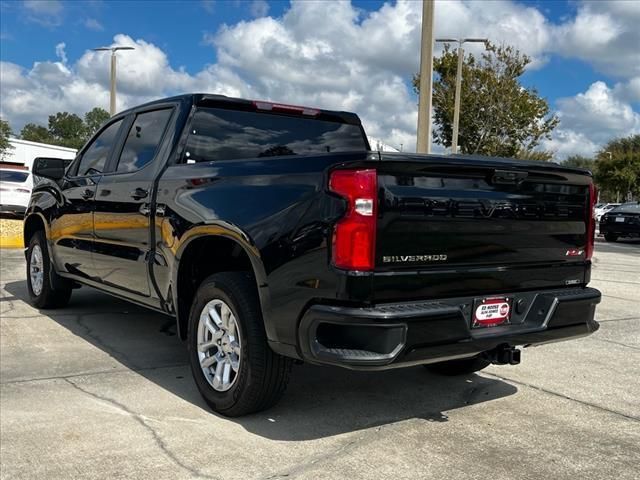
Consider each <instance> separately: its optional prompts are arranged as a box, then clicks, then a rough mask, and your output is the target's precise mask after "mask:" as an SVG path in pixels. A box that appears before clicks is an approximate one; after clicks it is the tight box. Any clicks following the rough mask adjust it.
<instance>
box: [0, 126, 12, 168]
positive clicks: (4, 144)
mask: <svg viewBox="0 0 640 480" xmlns="http://www.w3.org/2000/svg"><path fill="white" fill-rule="evenodd" d="M11 133H12V132H11V126H10V125H9V122H7V121H6V120H2V119H1V118H0V161H1V160H4V157H5V156H6V155H7V154H8V153H9V150H11V149H13V145H11V143H10V142H9V137H10V136H11Z"/></svg>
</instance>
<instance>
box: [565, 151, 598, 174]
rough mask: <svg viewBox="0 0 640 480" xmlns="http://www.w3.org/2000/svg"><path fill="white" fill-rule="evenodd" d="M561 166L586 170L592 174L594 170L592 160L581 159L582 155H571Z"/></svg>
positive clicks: (594, 164) (594, 165)
mask: <svg viewBox="0 0 640 480" xmlns="http://www.w3.org/2000/svg"><path fill="white" fill-rule="evenodd" d="M563 165H566V166H567V167H578V168H586V169H587V170H591V171H592V172H594V171H595V170H596V161H595V159H593V158H588V157H583V156H582V155H571V156H570V157H567V159H566V160H565V161H564V163H563Z"/></svg>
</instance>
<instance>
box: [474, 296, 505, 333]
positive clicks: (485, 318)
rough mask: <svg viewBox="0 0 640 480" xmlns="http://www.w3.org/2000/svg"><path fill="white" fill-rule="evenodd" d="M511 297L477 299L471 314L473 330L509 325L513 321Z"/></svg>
mask: <svg viewBox="0 0 640 480" xmlns="http://www.w3.org/2000/svg"><path fill="white" fill-rule="evenodd" d="M511 303H512V298H510V297H484V298H476V299H475V300H474V302H473V312H472V313H471V327H472V328H487V327H497V326H498V325H505V324H508V323H509V322H510V320H511Z"/></svg>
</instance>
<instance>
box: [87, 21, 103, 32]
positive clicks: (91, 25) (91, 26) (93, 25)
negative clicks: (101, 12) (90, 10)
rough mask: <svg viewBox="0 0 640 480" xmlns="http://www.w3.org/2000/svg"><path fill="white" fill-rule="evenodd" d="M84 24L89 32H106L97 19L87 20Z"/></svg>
mask: <svg viewBox="0 0 640 480" xmlns="http://www.w3.org/2000/svg"><path fill="white" fill-rule="evenodd" d="M83 23H84V26H85V28H87V29H88V30H93V31H94V32H102V31H103V30H104V27H103V26H102V24H101V23H100V22H99V21H98V20H96V19H95V18H87V19H85V21H84V22H83Z"/></svg>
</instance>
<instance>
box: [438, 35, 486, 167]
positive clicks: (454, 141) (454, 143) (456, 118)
mask: <svg viewBox="0 0 640 480" xmlns="http://www.w3.org/2000/svg"><path fill="white" fill-rule="evenodd" d="M488 41H489V40H488V39H487V38H438V39H436V42H442V43H457V44H458V70H457V72H456V94H455V100H454V105H453V135H452V136H451V153H453V154H456V153H458V129H459V126H460V95H461V90H462V64H463V61H464V49H463V48H462V45H463V44H464V43H487V42H488Z"/></svg>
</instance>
